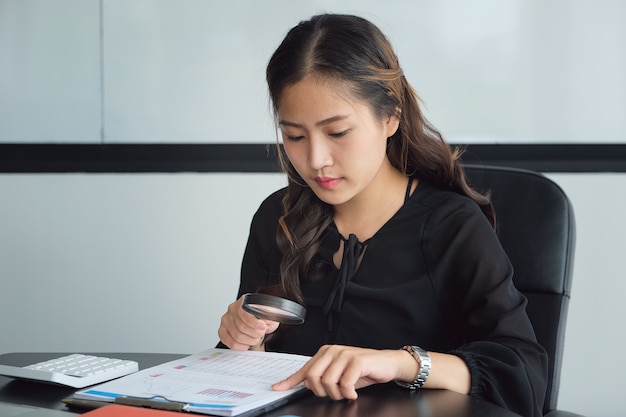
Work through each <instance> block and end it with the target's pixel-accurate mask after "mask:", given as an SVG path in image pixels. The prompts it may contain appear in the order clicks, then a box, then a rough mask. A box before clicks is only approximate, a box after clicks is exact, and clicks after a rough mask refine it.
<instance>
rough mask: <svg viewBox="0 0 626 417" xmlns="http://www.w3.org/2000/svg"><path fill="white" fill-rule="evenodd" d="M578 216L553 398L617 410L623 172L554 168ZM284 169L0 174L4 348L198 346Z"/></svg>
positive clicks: (624, 272) (207, 337) (595, 412)
mask: <svg viewBox="0 0 626 417" xmlns="http://www.w3.org/2000/svg"><path fill="white" fill-rule="evenodd" d="M549 176H550V177H551V178H553V179H554V180H556V181H557V182H558V183H559V184H560V185H561V186H562V187H563V188H564V189H565V191H566V192H567V193H568V194H569V196H570V198H571V199H572V202H573V205H574V209H575V211H576V219H577V234H578V239H577V250H576V261H575V271H574V285H573V297H572V301H571V305H570V311H569V321H568V327H567V333H566V347H565V358H564V363H563V370H562V382H561V393H560V400H559V406H560V407H561V408H564V409H568V410H571V411H577V412H579V413H583V414H586V415H589V416H606V417H609V416H621V415H623V405H622V403H621V401H620V398H621V397H622V395H621V394H622V385H623V384H622V376H623V375H625V374H626V362H624V361H623V360H621V359H620V354H621V353H620V352H621V351H622V349H621V346H624V344H625V343H626V335H625V334H624V330H623V329H622V326H620V324H619V323H620V322H621V318H623V317H626V303H624V302H623V294H624V293H626V281H625V280H624V277H625V276H626V264H625V263H624V262H623V249H624V232H625V231H626V219H625V218H624V216H623V214H624V213H626V174H550V175H549ZM283 185H284V179H283V177H282V176H281V175H280V174H134V175H131V174H117V175H116V174H44V175H36V174H30V175H22V174H9V175H0V196H1V198H0V282H1V291H0V335H1V336H0V354H1V353H6V352H12V351H107V352H115V351H118V352H119V351H140V352H144V351H145V352H183V353H192V352H196V351H200V350H201V349H204V348H206V347H209V346H213V345H214V344H215V343H216V342H217V340H218V339H217V335H216V330H217V327H218V326H219V319H220V316H221V315H222V314H223V313H224V311H225V308H226V306H227V305H228V303H229V302H231V301H232V300H233V299H234V297H235V293H236V290H237V284H238V279H239V266H240V262H241V256H242V254H243V249H244V245H245V242H246V238H247V233H248V226H249V222H250V219H251V216H252V214H253V212H254V211H255V209H256V208H257V206H258V204H259V203H260V202H261V200H262V199H263V198H264V197H265V196H266V195H268V194H269V193H270V192H272V191H273V190H275V189H278V188H280V187H282V186H283Z"/></svg>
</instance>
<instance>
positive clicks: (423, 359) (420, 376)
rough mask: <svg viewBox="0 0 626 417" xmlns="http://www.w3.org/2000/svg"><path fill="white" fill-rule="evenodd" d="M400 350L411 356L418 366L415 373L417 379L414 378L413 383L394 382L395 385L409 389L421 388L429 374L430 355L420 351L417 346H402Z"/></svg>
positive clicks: (422, 350)
mask: <svg viewBox="0 0 626 417" xmlns="http://www.w3.org/2000/svg"><path fill="white" fill-rule="evenodd" d="M402 349H404V350H406V351H407V352H409V353H410V354H411V356H413V358H414V359H415V360H416V361H417V363H418V364H419V367H420V369H419V371H418V372H417V377H416V378H415V381H413V382H401V381H396V384H398V385H400V386H401V387H404V388H409V389H418V388H421V387H422V385H424V383H425V382H426V380H427V379H428V375H429V374H430V368H431V366H432V362H431V360H430V355H429V354H428V352H427V351H426V350H424V349H422V348H421V347H419V346H412V345H407V346H404V347H403V348H402Z"/></svg>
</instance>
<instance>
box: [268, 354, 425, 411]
mask: <svg viewBox="0 0 626 417" xmlns="http://www.w3.org/2000/svg"><path fill="white" fill-rule="evenodd" d="M417 367H418V366H417V362H416V361H415V360H414V359H412V358H411V356H410V355H408V354H407V352H405V351H403V350H375V349H365V348H357V347H351V346H340V345H327V346H322V347H321V348H320V350H319V351H318V352H317V353H316V354H315V356H313V358H311V360H309V361H308V362H307V363H306V364H305V365H304V366H303V367H302V368H301V369H300V370H299V371H297V372H296V373H294V374H293V375H291V376H290V377H289V378H287V379H285V380H283V381H280V382H278V383H276V384H274V385H273V386H272V388H273V389H274V390H276V391H283V390H287V389H290V388H293V387H294V386H296V385H298V384H299V383H300V382H304V385H305V386H306V387H307V388H308V389H310V390H311V391H313V393H314V394H315V395H317V396H318V397H330V398H332V399H333V400H340V399H343V398H346V399H350V400H355V399H356V398H357V397H358V395H357V393H356V390H357V389H359V388H363V387H366V386H368V385H372V384H376V383H383V382H389V381H391V380H394V379H399V380H406V381H412V380H413V379H414V378H415V375H417V372H418V369H417Z"/></svg>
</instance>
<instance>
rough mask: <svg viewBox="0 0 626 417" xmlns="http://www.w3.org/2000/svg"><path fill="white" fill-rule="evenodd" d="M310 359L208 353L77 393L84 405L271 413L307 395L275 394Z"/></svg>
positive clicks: (232, 413) (226, 413)
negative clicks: (280, 383) (275, 387)
mask: <svg viewBox="0 0 626 417" xmlns="http://www.w3.org/2000/svg"><path fill="white" fill-rule="evenodd" d="M309 359H310V357H308V356H301V355H291V354H284V353H272V352H252V351H244V352H241V351H234V350H229V349H218V348H214V349H209V350H206V351H204V352H200V353H197V354H195V355H191V356H187V357H185V358H182V359H178V360H175V361H171V362H167V363H164V364H161V365H157V366H154V367H152V368H148V369H144V370H142V371H139V372H136V373H134V374H130V375H127V376H125V377H122V378H119V379H116V380H113V381H109V382H105V383H103V384H100V385H96V386H94V387H90V388H88V389H85V390H82V391H78V392H77V393H75V394H74V398H76V399H79V400H90V401H103V402H114V403H118V404H136V405H139V406H143V407H152V408H161V409H167V410H178V411H188V412H195V413H201V414H212V415H217V416H236V415H239V414H242V413H245V412H247V411H250V410H254V409H261V411H267V410H269V409H270V408H274V406H277V405H280V404H282V403H284V402H286V401H287V399H289V398H290V397H292V396H294V395H295V394H296V393H298V392H300V391H302V390H304V389H305V387H304V385H303V384H300V385H298V386H297V387H295V388H293V389H291V390H289V391H273V390H272V384H274V383H276V382H278V381H281V380H283V379H285V378H287V377H288V376H289V375H291V374H293V373H294V372H296V371H297V370H298V369H300V368H301V367H302V366H303V365H304V364H305V363H306V362H307V361H308V360H309Z"/></svg>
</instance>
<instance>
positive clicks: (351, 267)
mask: <svg viewBox="0 0 626 417" xmlns="http://www.w3.org/2000/svg"><path fill="white" fill-rule="evenodd" d="M341 239H342V240H343V258H342V260H341V267H340V269H339V273H338V275H337V279H336V280H335V285H334V287H333V289H332V290H331V292H330V295H329V296H328V300H327V301H326V304H325V305H324V309H323V311H324V313H325V314H326V315H328V331H329V332H330V333H331V334H333V333H334V330H335V323H334V318H333V316H334V315H335V314H338V313H340V312H341V306H342V304H343V294H344V292H345V289H346V285H347V284H348V281H350V279H352V277H353V276H354V273H355V272H356V270H357V267H358V263H359V258H360V257H361V255H362V254H363V250H364V248H365V246H366V245H365V244H363V243H361V242H359V239H358V238H357V237H356V235H354V234H350V236H348V239H347V240H346V239H344V238H343V237H342V238H341ZM330 312H332V313H331V314H329V313H330Z"/></svg>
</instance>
